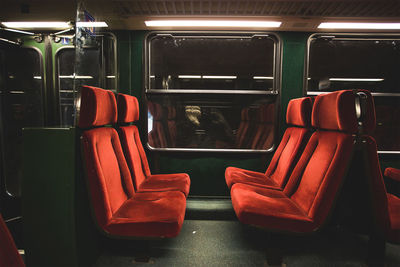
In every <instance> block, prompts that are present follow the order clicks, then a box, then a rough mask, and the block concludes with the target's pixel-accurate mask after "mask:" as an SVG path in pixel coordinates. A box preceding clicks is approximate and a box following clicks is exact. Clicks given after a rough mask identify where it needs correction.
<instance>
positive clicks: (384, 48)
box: [304, 34, 400, 153]
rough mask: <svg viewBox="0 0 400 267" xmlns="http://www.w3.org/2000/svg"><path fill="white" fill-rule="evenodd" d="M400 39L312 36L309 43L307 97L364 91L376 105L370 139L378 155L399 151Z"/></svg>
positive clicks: (335, 35) (362, 35)
mask: <svg viewBox="0 0 400 267" xmlns="http://www.w3.org/2000/svg"><path fill="white" fill-rule="evenodd" d="M399 68H400V36H395V35H394V36H389V35H374V36H371V35H367V34H357V35H349V34H315V35H312V36H311V37H310V39H309V44H308V64H307V69H306V75H305V77H306V79H305V83H304V84H305V88H306V90H307V94H308V95H315V94H319V93H320V92H326V91H335V90H342V89H354V88H358V89H367V90H370V91H371V92H372V94H373V95H374V99H375V103H376V104H375V105H376V116H377V125H376V130H375V133H374V137H375V138H376V140H377V144H378V150H379V152H380V153H398V152H399V151H400V138H399V136H400V135H399V134H400V127H399V125H400V116H396V114H398V113H399V111H400V110H399V109H398V107H399V106H400V76H399V75H398V69H399Z"/></svg>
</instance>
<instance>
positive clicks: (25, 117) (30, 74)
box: [0, 45, 44, 196]
mask: <svg viewBox="0 0 400 267" xmlns="http://www.w3.org/2000/svg"><path fill="white" fill-rule="evenodd" d="M0 55H1V56H0V60H1V61H0V66H1V68H0V69H1V72H0V81H1V82H0V90H1V94H0V97H1V125H2V129H1V130H2V131H1V138H2V140H1V141H2V148H3V149H2V153H3V164H2V167H3V172H4V175H5V182H6V189H7V191H8V192H9V193H10V194H12V195H15V196H20V194H21V191H20V190H21V187H20V185H21V179H22V171H21V170H22V156H21V155H22V128H23V127H40V126H43V125H44V113H43V89H44V88H43V66H42V55H41V53H40V52H39V51H38V50H36V49H33V48H21V47H16V46H8V45H7V46H0Z"/></svg>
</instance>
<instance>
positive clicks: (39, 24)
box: [1, 21, 71, 29]
mask: <svg viewBox="0 0 400 267" xmlns="http://www.w3.org/2000/svg"><path fill="white" fill-rule="evenodd" d="M1 24H3V25H4V26H5V27H7V28H17V29H32V28H51V29H65V28H69V27H71V26H70V25H69V23H68V22H63V21H9V22H2V23H1Z"/></svg>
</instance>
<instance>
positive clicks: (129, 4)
mask: <svg viewBox="0 0 400 267" xmlns="http://www.w3.org/2000/svg"><path fill="white" fill-rule="evenodd" d="M77 2H83V5H84V7H85V9H87V10H88V11H89V12H90V13H92V14H93V15H94V16H95V17H96V19H98V20H104V21H106V22H107V23H108V24H109V25H110V28H111V29H147V28H146V26H145V25H144V20H147V19H157V18H182V17H183V18H187V17H190V18H193V17H195V18H209V17H212V18H230V19H232V18H234V19H235V18H240V19H244V18H245V19H269V20H280V21H282V22H283V24H282V26H281V28H279V30H299V31H315V30H316V27H317V26H318V24H319V23H320V22H322V21H356V22H358V21H361V22H400V1H386V0H367V1H365V0H348V1H345V0H326V1H315V0H292V1H288V0H274V1H226V0H221V1H218V0H209V1H172V0H164V1H157V0H147V1H138V0H86V1H74V0H64V1H54V0H30V1H23V0H2V4H1V9H0V21H7V20H8V21H10V20H13V21H16V20H24V21H29V20H30V21H32V20H41V21H43V20H64V21H74V20H75V15H76V6H77Z"/></svg>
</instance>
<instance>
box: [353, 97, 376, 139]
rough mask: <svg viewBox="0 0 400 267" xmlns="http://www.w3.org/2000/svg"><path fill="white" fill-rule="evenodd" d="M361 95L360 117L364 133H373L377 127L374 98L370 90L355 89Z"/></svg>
mask: <svg viewBox="0 0 400 267" xmlns="http://www.w3.org/2000/svg"><path fill="white" fill-rule="evenodd" d="M354 91H355V92H356V93H357V96H358V97H359V103H360V113H361V114H360V118H359V121H361V123H362V131H363V133H364V134H368V135H372V134H373V132H374V131H375V127H376V114H375V104H374V98H373V96H372V94H371V92H370V91H368V90H354Z"/></svg>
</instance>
